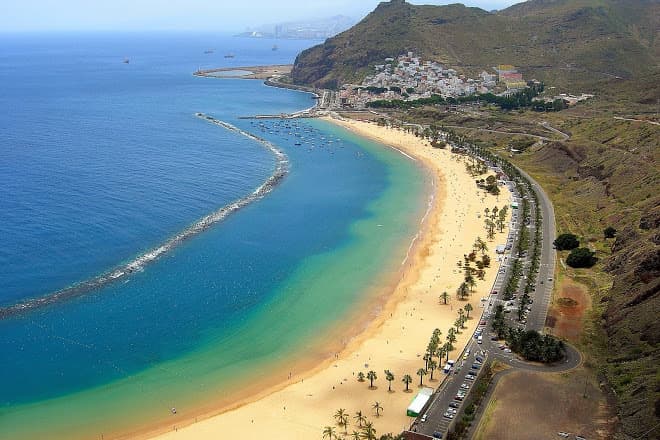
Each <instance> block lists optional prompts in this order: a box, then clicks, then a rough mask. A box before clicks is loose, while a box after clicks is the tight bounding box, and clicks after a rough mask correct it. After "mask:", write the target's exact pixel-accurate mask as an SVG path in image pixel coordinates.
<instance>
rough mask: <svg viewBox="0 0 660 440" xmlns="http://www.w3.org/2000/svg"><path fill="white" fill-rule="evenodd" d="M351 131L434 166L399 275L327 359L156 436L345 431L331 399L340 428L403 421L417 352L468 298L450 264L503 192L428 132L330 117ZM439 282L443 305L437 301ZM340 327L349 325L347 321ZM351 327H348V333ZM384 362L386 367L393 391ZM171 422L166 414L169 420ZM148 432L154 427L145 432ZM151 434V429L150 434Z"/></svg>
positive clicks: (396, 428)
mask: <svg viewBox="0 0 660 440" xmlns="http://www.w3.org/2000/svg"><path fill="white" fill-rule="evenodd" d="M332 122H334V123H337V124H339V125H341V126H343V127H345V128H347V129H349V130H351V131H353V132H354V133H356V134H358V135H361V136H366V137H369V138H371V139H374V140H376V141H378V142H381V143H383V144H387V145H389V146H391V147H394V148H397V149H399V150H400V151H401V152H402V154H406V155H408V156H410V157H413V158H414V159H415V160H418V161H420V162H422V163H423V164H424V165H425V166H426V167H427V168H428V169H429V170H430V171H431V172H432V173H433V175H434V181H435V185H434V191H435V197H434V203H433V204H432V206H431V208H430V210H429V212H428V213H427V215H426V217H425V219H424V222H423V223H422V225H421V226H420V234H419V236H418V239H417V240H416V243H415V246H414V247H412V252H411V255H410V257H409V260H408V261H407V264H406V265H405V266H403V267H404V268H403V269H402V274H401V276H400V281H399V282H398V283H397V285H396V287H395V288H394V289H393V290H392V289H390V290H391V291H390V292H386V294H387V296H386V302H385V304H384V305H383V307H382V308H381V311H380V313H379V314H378V316H376V317H375V319H372V318H373V316H370V317H369V319H371V321H370V322H369V323H368V324H366V328H365V327H364V325H362V326H358V327H362V328H365V329H364V330H363V331H361V332H360V333H359V334H357V335H354V336H353V337H352V338H351V339H350V342H348V343H347V344H346V345H345V348H344V349H343V350H342V351H341V352H340V353H338V354H337V355H336V356H334V357H332V358H330V359H327V360H326V361H324V362H322V363H321V364H320V365H318V366H317V367H316V368H315V369H313V370H311V371H308V372H307V373H302V374H297V375H296V374H294V375H293V376H292V377H291V379H289V380H288V381H286V378H284V381H283V382H282V383H280V384H279V385H278V386H276V387H274V388H272V389H271V390H269V392H268V393H262V394H261V395H260V396H254V397H252V401H250V397H247V396H243V397H247V399H248V401H247V403H245V404H244V405H242V406H240V407H238V408H235V409H232V410H229V411H226V412H224V413H221V414H218V415H215V416H212V417H209V418H206V419H203V420H202V419H200V420H199V421H198V422H196V423H192V424H190V422H188V423H189V424H187V426H186V422H185V421H184V420H181V421H180V422H181V423H179V424H178V426H177V427H176V428H175V427H174V426H172V427H170V428H168V429H169V431H168V432H162V431H161V433H160V434H158V436H157V438H159V439H162V440H170V439H176V440H186V439H191V440H192V439H195V440H199V439H202V440H204V439H217V438H233V437H241V438H244V439H256V438H266V437H268V438H271V439H273V438H274V439H291V438H304V439H320V438H322V432H323V427H324V426H334V427H335V429H336V432H337V433H338V434H342V433H343V432H344V429H343V428H340V427H338V426H337V425H336V424H335V421H334V419H333V414H334V413H335V412H336V411H337V410H338V409H339V408H343V409H345V410H346V411H347V412H348V413H349V415H350V425H349V426H348V433H351V432H352V431H353V430H354V428H355V429H356V430H357V427H356V423H355V421H354V419H353V417H354V415H355V413H356V412H357V411H361V412H362V413H363V414H364V415H366V416H367V417H368V419H369V421H370V422H372V423H373V425H374V428H375V429H376V431H377V433H378V435H379V436H380V435H382V434H384V433H388V432H393V433H399V432H401V431H402V430H404V429H407V428H408V426H409V425H410V423H411V422H412V419H411V418H409V417H407V416H406V408H407V407H408V405H409V404H410V402H411V401H412V399H413V398H414V397H415V396H416V394H417V391H418V390H419V382H420V378H419V376H417V375H416V372H417V370H418V369H419V368H422V367H424V361H423V359H422V356H423V354H424V351H425V349H426V346H427V344H428V341H429V339H430V337H431V334H432V332H433V329H435V328H439V329H440V330H441V331H442V336H441V340H442V342H445V336H446V334H447V330H448V329H449V328H450V327H451V326H452V325H453V323H454V321H455V320H456V317H457V316H458V315H457V313H458V309H459V308H462V307H464V305H465V304H467V301H459V300H458V299H457V297H456V289H457V287H458V286H459V285H460V283H461V282H462V281H463V274H462V273H460V271H459V268H458V267H457V265H456V262H457V261H458V260H461V259H462V258H463V255H464V254H466V253H468V252H469V251H470V250H471V248H472V244H473V243H474V241H475V239H476V238H477V237H478V236H480V237H481V238H483V239H484V240H485V238H486V233H485V230H484V225H483V218H482V217H483V216H482V215H480V214H482V213H483V211H484V209H485V208H489V209H492V208H493V206H498V207H502V206H504V205H505V204H507V203H508V201H509V198H510V194H509V193H508V191H507V190H506V188H502V193H501V194H500V195H499V197H497V198H496V197H495V196H492V195H486V194H485V193H484V192H483V191H479V190H478V189H477V188H476V186H475V184H474V178H473V177H471V176H470V175H469V174H468V173H467V172H466V170H465V165H464V163H463V162H462V159H461V158H460V156H457V155H453V154H451V153H450V152H448V151H447V150H441V149H435V148H432V147H431V146H430V145H429V144H428V142H426V141H423V140H421V139H419V138H417V137H415V136H414V135H412V134H408V133H405V132H403V131H400V130H394V129H389V128H385V127H379V126H377V125H376V124H373V123H366V122H357V121H352V120H351V121H339V120H332ZM506 233H507V230H505V231H504V233H498V234H497V236H496V238H495V240H494V241H492V242H487V243H488V246H489V248H490V251H489V252H488V253H489V255H490V256H491V258H492V261H493V264H491V267H490V268H489V269H488V270H487V272H486V277H485V280H484V281H478V283H477V286H476V288H475V290H474V292H473V293H472V295H471V296H470V298H469V302H470V303H471V304H472V307H473V309H474V310H473V311H472V312H471V314H470V317H471V319H470V320H469V321H468V322H467V324H466V326H467V328H466V329H464V330H462V331H461V333H460V334H458V335H457V337H458V341H457V343H456V344H454V345H455V350H454V351H453V352H452V353H451V354H450V358H453V359H456V358H457V357H458V356H459V354H460V352H462V350H463V348H464V346H465V344H466V342H467V341H468V339H469V338H470V336H471V335H472V333H473V332H474V329H475V328H476V326H477V324H478V321H479V319H478V317H479V316H480V315H481V312H482V310H483V308H482V302H481V298H483V297H487V296H488V294H489V292H490V286H491V285H492V283H493V281H494V279H495V275H496V273H497V264H496V261H497V258H496V255H495V252H494V249H495V246H496V245H497V244H499V243H503V242H504V241H505V239H504V237H505V234H506ZM443 291H447V292H448V293H449V294H450V296H449V301H448V303H447V305H445V304H443V303H442V301H440V299H439V297H440V294H441V293H442V292H443ZM347 327H348V326H347ZM347 336H350V335H347ZM369 370H373V371H375V372H376V373H377V375H378V378H377V380H376V381H375V382H374V385H375V389H369V381H368V380H366V381H364V382H359V381H358V380H357V375H358V373H359V372H363V373H365V374H366V373H367V372H368V371H369ZM384 370H390V371H392V373H393V374H394V375H395V380H394V381H393V382H392V392H388V382H387V381H386V380H385V374H384ZM404 374H409V375H410V376H411V377H412V378H413V382H412V383H411V384H410V389H411V390H412V391H411V392H404V390H405V384H404V383H402V380H401V379H402V377H403V375H404ZM443 377H444V374H443V373H442V371H438V370H436V371H435V373H434V380H433V381H430V377H429V376H425V377H424V385H425V386H431V387H434V388H435V387H437V386H438V385H439V384H440V381H441V380H442V379H443ZM375 402H379V404H380V405H381V406H382V407H383V411H382V413H381V415H380V417H376V414H375V412H374V409H373V405H374V403H375ZM173 425H174V424H173ZM151 437H153V435H152V436H151ZM154 438H155V437H154Z"/></svg>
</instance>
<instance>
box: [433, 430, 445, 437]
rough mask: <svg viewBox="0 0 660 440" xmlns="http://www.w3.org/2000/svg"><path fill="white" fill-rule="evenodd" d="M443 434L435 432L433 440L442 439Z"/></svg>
mask: <svg viewBox="0 0 660 440" xmlns="http://www.w3.org/2000/svg"><path fill="white" fill-rule="evenodd" d="M442 436H443V434H442V433H441V432H439V431H435V432H434V433H433V438H442Z"/></svg>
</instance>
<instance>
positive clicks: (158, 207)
mask: <svg viewBox="0 0 660 440" xmlns="http://www.w3.org/2000/svg"><path fill="white" fill-rule="evenodd" d="M104 38H105V39H103V40H102V41H101V42H96V45H92V46H91V47H88V48H87V50H88V51H90V52H93V53H94V54H96V55H98V54H101V53H103V51H104V50H105V51H110V50H111V49H112V50H115V49H114V48H116V47H117V45H120V43H121V41H119V42H118V41H117V40H116V39H113V38H109V37H104ZM150 38H151V37H145V41H146V42H143V44H144V45H145V47H144V48H142V50H143V51H144V53H145V57H146V58H149V59H152V60H164V59H166V60H167V63H164V62H163V63H164V64H167V66H163V65H161V63H158V62H154V61H151V62H149V63H147V62H145V65H144V66H143V67H141V69H140V71H139V72H137V73H134V74H132V75H128V78H126V79H125V81H127V84H125V85H124V86H123V87H122V86H121V85H119V84H114V85H111V86H110V88H111V89H113V90H110V91H104V90H103V87H102V85H104V84H106V82H105V81H104V77H103V75H102V74H100V75H101V78H96V77H95V74H93V73H90V74H89V75H90V77H89V78H88V79H87V80H88V81H89V82H90V86H89V87H90V88H89V90H87V89H86V88H85V87H82V89H84V90H80V88H79V86H77V85H76V86H74V85H73V84H70V83H68V82H67V80H66V77H67V76H68V77H70V78H71V76H72V72H71V70H69V71H67V69H66V64H67V63H64V64H65V65H63V66H58V68H57V69H55V70H58V69H59V70H58V72H59V73H57V74H55V75H56V78H55V81H60V82H61V83H62V84H64V85H66V86H67V87H69V89H70V90H69V93H64V94H62V96H59V95H58V96H53V97H49V98H48V99H43V100H40V99H36V98H34V97H33V99H32V100H30V99H27V103H26V104H23V107H21V106H20V105H18V103H17V102H18V100H19V98H20V96H22V95H21V94H18V93H16V94H15V95H14V96H15V99H16V101H17V102H16V103H14V107H15V108H17V113H18V114H21V111H24V112H26V113H28V112H32V111H33V110H32V108H31V106H36V107H37V108H40V107H39V106H45V107H52V108H51V110H50V112H46V113H41V112H38V113H40V114H49V115H51V116H48V118H47V119H46V120H45V121H39V120H36V121H32V123H31V124H30V126H29V127H23V132H21V130H20V124H18V125H19V126H17V123H16V121H19V120H23V119H22V118H19V117H18V116H16V115H13V116H5V115H3V116H2V118H6V119H5V120H3V121H2V122H3V124H2V129H3V134H7V133H8V135H7V136H3V138H2V139H3V141H2V142H3V143H2V150H1V153H2V155H3V157H4V158H5V159H7V160H5V161H3V162H2V163H3V164H4V165H3V173H1V174H0V178H2V179H3V180H4V181H5V182H7V183H8V184H13V185H14V188H17V190H20V191H23V193H21V195H22V198H21V200H20V203H19V201H16V202H12V200H17V199H18V197H14V199H12V198H11V197H9V198H5V199H0V200H4V201H3V202H2V203H5V206H4V208H5V210H4V213H3V214H2V215H3V216H6V219H5V218H3V220H6V222H5V224H7V225H12V226H11V227H12V228H14V229H13V230H12V233H13V234H14V235H15V236H12V240H10V243H13V244H12V246H13V247H9V249H8V250H6V251H5V252H6V254H3V255H2V257H3V258H4V259H5V260H3V261H6V262H7V264H9V267H5V269H3V270H4V271H5V272H3V273H2V278H1V279H0V281H2V286H3V289H2V294H3V296H2V298H1V300H2V301H3V302H4V303H5V304H11V303H12V302H16V301H19V300H20V299H21V298H29V297H34V296H38V295H40V294H44V293H47V292H49V291H52V290H56V289H58V288H62V287H66V286H67V285H69V284H71V283H75V282H76V281H80V280H84V279H85V278H86V277H88V276H93V275H95V274H97V273H98V272H99V271H102V270H107V269H108V268H111V267H113V266H114V265H116V264H119V263H121V262H122V261H126V260H130V259H131V258H133V257H135V256H136V255H139V253H140V252H143V251H144V250H147V249H150V248H151V247H153V246H155V245H157V244H158V243H160V242H162V241H163V240H165V239H167V237H169V236H171V235H172V234H174V233H176V232H178V231H179V230H181V229H182V228H185V227H186V226H188V225H190V224H191V223H192V222H194V221H195V220H197V219H198V218H199V217H201V216H202V215H205V214H207V213H208V212H209V211H212V210H214V209H217V208H218V207H221V206H223V205H225V204H226V203H229V202H230V201H232V200H235V199H236V198H239V197H242V196H244V195H245V194H247V193H249V192H250V191H252V190H253V189H254V188H255V187H256V186H258V185H259V184H260V183H261V182H262V181H263V179H265V178H266V177H267V176H268V175H269V174H270V172H272V169H273V167H274V160H273V158H272V156H271V155H270V153H268V152H267V151H266V150H265V149H263V148H262V147H261V146H259V145H258V144H257V143H254V142H252V141H249V140H246V139H244V138H241V137H240V136H239V135H236V134H235V133H231V132H227V131H225V130H224V129H222V128H220V127H217V126H214V125H212V124H209V123H206V122H205V121H202V120H200V119H198V118H195V117H194V113H195V112H197V111H201V112H204V113H207V114H209V115H212V116H215V117H218V118H220V119H225V120H228V121H230V122H232V123H234V124H236V125H237V126H239V127H241V128H242V129H245V130H247V131H250V132H254V133H255V134H258V135H260V136H262V137H264V138H266V139H268V140H270V141H271V142H273V143H275V144H276V145H277V146H278V147H280V148H282V149H283V150H284V151H285V152H286V153H287V155H288V157H289V160H290V173H289V175H288V176H287V178H286V179H285V180H284V181H283V182H282V184H280V185H279V186H278V187H277V188H276V189H275V190H274V191H273V192H272V193H270V194H269V195H268V196H267V197H265V198H264V199H263V200H260V201H258V202H256V203H254V204H251V205H249V206H248V207H246V208H244V209H242V210H241V211H239V212H237V213H235V214H233V215H231V216H230V217H229V218H227V219H226V220H225V221H223V222H222V223H219V224H217V225H215V226H214V227H212V228H211V229H209V230H207V231H205V232H204V233H202V234H199V235H197V236H196V237H194V238H193V239H191V240H188V241H187V242H185V243H184V244H183V245H182V246H179V247H177V248H175V249H174V250H173V251H172V252H170V253H168V254H166V255H165V256H164V257H162V258H160V259H159V260H157V261H156V262H155V263H154V264H152V265H149V266H147V267H146V268H145V270H144V271H143V272H140V273H136V274H134V275H133V276H131V277H130V278H128V279H127V280H123V281H122V282H120V283H116V284H112V285H109V286H107V287H105V288H103V289H100V290H98V291H95V292H93V293H91V294H89V295H86V296H83V297H81V298H77V299H74V300H70V301H66V302H62V303H60V304H55V305H52V306H50V307H47V308H43V309H39V310H36V311H33V312H31V313H29V314H26V315H23V316H18V317H14V318H11V319H7V320H4V321H0V353H3V356H4V362H3V364H4V365H5V368H4V369H3V373H4V374H3V375H1V376H0V389H2V390H3V393H2V395H1V397H0V399H1V401H0V404H1V405H2V407H0V432H3V433H7V434H8V435H9V438H40V437H41V436H42V435H43V433H44V432H47V433H48V435H49V438H69V439H70V438H90V436H96V435H99V434H100V433H103V432H105V433H109V432H118V431H123V432H130V431H131V430H133V429H136V428H138V427H140V426H144V425H146V424H151V423H158V422H162V421H163V420H168V418H169V417H171V414H170V412H169V410H170V408H171V407H172V406H176V407H177V409H178V411H179V413H180V414H187V413H194V411H195V410H196V409H197V408H199V405H200V403H201V402H204V403H212V402H213V401H214V400H220V399H222V398H223V397H225V396H227V395H229V394H230V393H231V392H232V391H235V389H236V387H237V386H238V384H241V383H243V382H244V381H248V380H254V379H255V378H259V377H263V376H265V375H267V373H268V372H267V370H265V369H267V368H268V366H272V365H274V364H278V365H279V366H280V367H281V368H290V369H293V370H295V365H292V364H290V363H289V364H288V363H287V362H289V361H288V359H291V358H292V356H293V355H299V354H300V353H301V352H304V354H305V355H307V356H311V357H318V356H322V355H323V354H324V353H325V348H324V347H323V346H319V345H318V344H317V343H315V341H317V340H318V336H319V335H323V334H326V333H327V331H328V330H329V329H331V328H333V327H336V326H337V323H340V322H341V321H342V319H345V318H346V317H347V316H348V312H349V309H350V308H351V307H352V306H353V305H355V304H356V303H361V302H364V301H368V299H369V298H368V297H366V296H365V295H366V293H365V292H367V291H368V290H369V288H370V287H372V286H373V285H374V283H377V282H378V281H377V280H378V279H379V278H380V277H381V276H382V274H383V273H384V272H392V271H396V270H397V269H398V266H399V264H400V262H401V261H402V259H403V258H404V256H405V252H406V250H407V247H408V244H409V243H410V241H411V239H412V237H413V235H414V233H415V231H416V228H417V224H418V221H419V218H420V217H421V215H422V214H423V210H424V209H425V200H424V192H425V188H426V186H425V177H424V175H423V173H422V172H421V170H420V169H419V168H418V166H417V164H415V163H413V162H412V161H410V160H409V159H407V158H405V157H403V156H402V155H401V154H399V153H398V152H396V151H394V150H390V149H387V148H383V147H382V146H380V145H377V144H374V143H373V142H370V141H366V140H364V139H360V138H357V137H355V136H354V135H352V134H351V133H348V132H346V131H344V130H342V129H340V128H337V127H334V126H332V125H329V124H327V123H325V122H322V121H299V122H295V123H293V122H292V123H286V124H285V123H274V122H266V123H264V125H263V126H261V125H259V123H254V122H251V121H249V120H242V119H238V116H241V115H244V114H252V113H267V112H273V113H279V112H281V111H288V110H293V109H300V108H304V107H307V106H308V104H309V103H310V100H309V96H308V95H305V94H300V93H295V92H289V91H283V90H276V89H271V88H267V87H265V86H263V85H262V84H260V83H259V82H254V81H241V80H214V79H210V80H209V79H197V78H192V77H190V75H189V71H187V70H186V67H187V66H188V65H189V64H190V63H189V62H188V60H187V57H189V56H190V55H189V54H190V53H191V52H192V51H193V48H197V47H201V48H204V46H202V45H201V44H202V43H201V42H200V41H202V39H200V38H198V37H195V38H193V37H186V38H183V37H181V36H168V37H167V38H170V40H169V41H168V40H166V39H165V40H162V39H163V38H165V37H162V38H161V40H162V41H160V40H159V41H158V42H154V41H152V40H151V39H150ZM180 39H183V40H184V41H183V42H182V41H180ZM223 41H224V40H223ZM239 41H240V40H239ZM10 43H11V44H13V45H14V46H16V45H17V44H18V43H17V42H15V41H14V42H6V41H4V42H3V44H6V45H10ZM69 43H70V42H69ZM21 44H23V45H25V44H27V43H25V42H24V41H23V43H21ZM59 44H61V45H62V46H63V47H68V46H67V44H66V40H65V41H61V42H60V43H59ZM223 44H231V47H234V50H233V51H234V52H236V53H237V56H240V53H241V52H240V51H239V50H237V49H235V48H236V47H237V46H238V45H239V44H245V45H246V46H247V47H246V48H245V49H244V50H245V52H246V53H249V52H250V51H254V50H256V51H257V52H258V50H257V49H259V48H256V49H255V48H254V47H252V46H250V45H252V44H255V42H253V41H251V40H249V43H246V42H242V43H236V42H235V40H233V39H232V40H231V42H230V43H226V42H224V43H223ZM14 46H12V47H14ZM21 47H23V50H26V49H25V47H24V46H21ZM172 47H174V48H176V51H174V52H173V51H172V50H171V48H172ZM280 47H282V45H281V44H280ZM267 48H268V51H270V46H268V45H267ZM298 49H299V48H298V47H292V48H291V49H290V54H289V55H288V56H291V54H293V53H295V51H296V50H298ZM163 51H167V56H163V55H162V53H163ZM177 51H178V52H177ZM16 52H17V53H24V52H21V51H18V50H16ZM83 52H84V51H83ZM64 53H66V52H64ZM84 53H87V52H84ZM285 55H286V54H284V53H283V54H277V55H273V54H268V53H267V52H266V50H265V49H263V56H264V57H265V56H272V57H285ZM16 57H18V58H20V57H21V56H20V55H16ZM177 57H179V58H178V62H176V60H177ZM33 58H35V59H41V58H39V57H38V56H37V55H34V54H33ZM41 60H42V62H45V63H46V64H48V62H50V61H47V60H46V61H44V60H43V59H41ZM132 60H133V58H132ZM12 62H13V63H14V64H20V63H19V62H18V61H16V60H15V59H14V60H13V59H12V58H11V56H9V57H7V58H2V63H3V66H7V65H12ZM272 62H286V60H282V59H279V58H278V59H274V60H273V61H272ZM135 63H138V62H137V61H136V62H135ZM246 63H247V62H246ZM55 64H56V65H57V64H58V63H55ZM133 64H134V62H133V61H131V64H130V66H132V65H133ZM249 64H257V63H254V62H253V63H249ZM68 67H69V69H71V65H69V66H68ZM124 67H125V66H124ZM114 68H115V67H113V69H114ZM97 69H98V67H97ZM6 70H7V69H3V72H6ZM92 70H94V69H92ZM145 77H146V79H145ZM14 80H15V81H17V82H18V83H19V85H20V87H23V92H22V93H23V95H24V94H25V93H27V91H26V90H29V91H30V92H31V93H34V94H36V93H38V92H41V93H43V90H40V89H39V87H40V86H39V85H40V84H42V82H41V81H39V82H35V83H34V84H33V85H32V87H33V88H31V87H28V85H26V84H25V83H27V84H29V83H30V81H29V78H28V79H27V80H25V81H23V80H20V81H19V80H18V79H16V78H14ZM35 81H36V80H35ZM95 81H96V82H98V83H99V84H98V87H100V89H99V88H95V87H92V84H94V83H95ZM158 81H163V82H164V83H162V84H160V87H159V86H158V85H159V83H158ZM69 82H71V83H76V82H80V81H74V80H73V79H70V80H69ZM114 89H118V90H114ZM19 90H20V88H19ZM71 90H77V91H78V92H79V93H81V95H82V96H78V98H77V99H74V95H75V94H73V92H72V91H71ZM122 90H124V91H127V93H125V94H122V93H123V92H122ZM53 93H55V94H56V95H57V93H56V92H53ZM115 94H117V96H115ZM2 99H7V98H2ZM60 100H63V101H62V102H63V103H62V102H60ZM58 103H59V104H58ZM91 104H94V106H95V107H94V108H95V110H94V111H92V110H89V111H87V112H86V111H83V107H86V106H88V105H91ZM78 105H80V106H81V107H80V108H78V107H77V106H78ZM60 106H61V108H60ZM116 106H118V107H119V108H120V109H121V111H120V110H117V108H116ZM135 107H137V108H135ZM95 114H96V115H97V116H94V115H95ZM108 115H112V117H109V116H108ZM12 121H13V124H12V123H11V122H12ZM40 124H44V125H47V126H44V127H42V126H40ZM72 124H73V125H75V126H80V127H87V129H86V130H83V131H81V130H80V129H78V130H73V129H71V127H70V126H71V125H72ZM287 124H288V127H287ZM108 125H110V126H111V127H108ZM46 131H47V132H48V133H49V136H42V135H39V133H44V132H46ZM62 139H66V140H67V142H62ZM117 139H121V141H116V140H117ZM53 140H55V141H57V142H52V141H53ZM296 143H299V144H300V145H296ZM63 162H64V163H63ZM58 164H60V165H58ZM21 167H23V168H25V169H36V171H34V173H33V174H30V173H27V175H26V173H25V172H23V168H21ZM170 173H173V175H172V174H170ZM53 179H57V181H56V183H53V184H52V185H49V181H50V180H53ZM17 180H19V181H20V182H21V184H20V185H19V184H18V183H14V182H16V181H17ZM31 188H34V190H33V191H34V194H33V193H31V192H30V189H31ZM122 191H123V192H122ZM7 200H9V201H7ZM51 202H52V203H51ZM11 203H15V206H14V205H11ZM51 205H52V206H51ZM45 208H48V209H45ZM40 210H41V211H43V212H40ZM49 210H52V211H53V213H51V214H48V213H47V212H46V211H49ZM35 213H36V214H38V216H37V219H33V218H32V216H33V215H34V214H35ZM68 233H71V235H67V234H68ZM21 234H23V235H21ZM32 234H35V235H38V237H36V238H35V237H33V236H32ZM71 237H75V238H76V239H71ZM60 245H61V248H60V247H58V246H60ZM40 247H41V248H43V249H45V250H50V249H52V250H53V253H49V252H43V253H38V252H36V250H37V249H39V248H40ZM60 255H61V258H60V257H59V256H60ZM10 261H14V262H13V263H11V264H10V263H9V262H10ZM59 266H62V267H65V268H66V270H64V272H66V274H65V275H60V274H59V271H58V267H59ZM44 268H45V269H44ZM41 269H43V270H41ZM35 277H36V278H37V280H36V281H35V280H34V278H35ZM6 292H7V293H6ZM291 362H293V361H291ZM73 414H75V417H72V415H73ZM31 420H39V421H40V423H38V424H35V423H31V422H30V421H31ZM72 433H75V434H72Z"/></svg>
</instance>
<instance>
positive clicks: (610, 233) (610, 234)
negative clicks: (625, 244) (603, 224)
mask: <svg viewBox="0 0 660 440" xmlns="http://www.w3.org/2000/svg"><path fill="white" fill-rule="evenodd" d="M603 235H605V238H614V237H616V229H614V228H613V227H612V226H608V227H607V228H605V230H604V231H603Z"/></svg>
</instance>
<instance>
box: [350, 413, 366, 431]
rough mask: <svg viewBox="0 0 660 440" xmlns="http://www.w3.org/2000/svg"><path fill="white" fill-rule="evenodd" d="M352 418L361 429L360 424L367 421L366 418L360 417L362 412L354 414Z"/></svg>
mask: <svg viewBox="0 0 660 440" xmlns="http://www.w3.org/2000/svg"><path fill="white" fill-rule="evenodd" d="M353 418H354V419H355V421H356V422H357V424H358V426H359V427H360V428H362V424H363V423H365V422H366V421H367V418H366V417H365V416H363V415H362V411H358V412H356V413H355V416H354V417H353Z"/></svg>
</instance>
